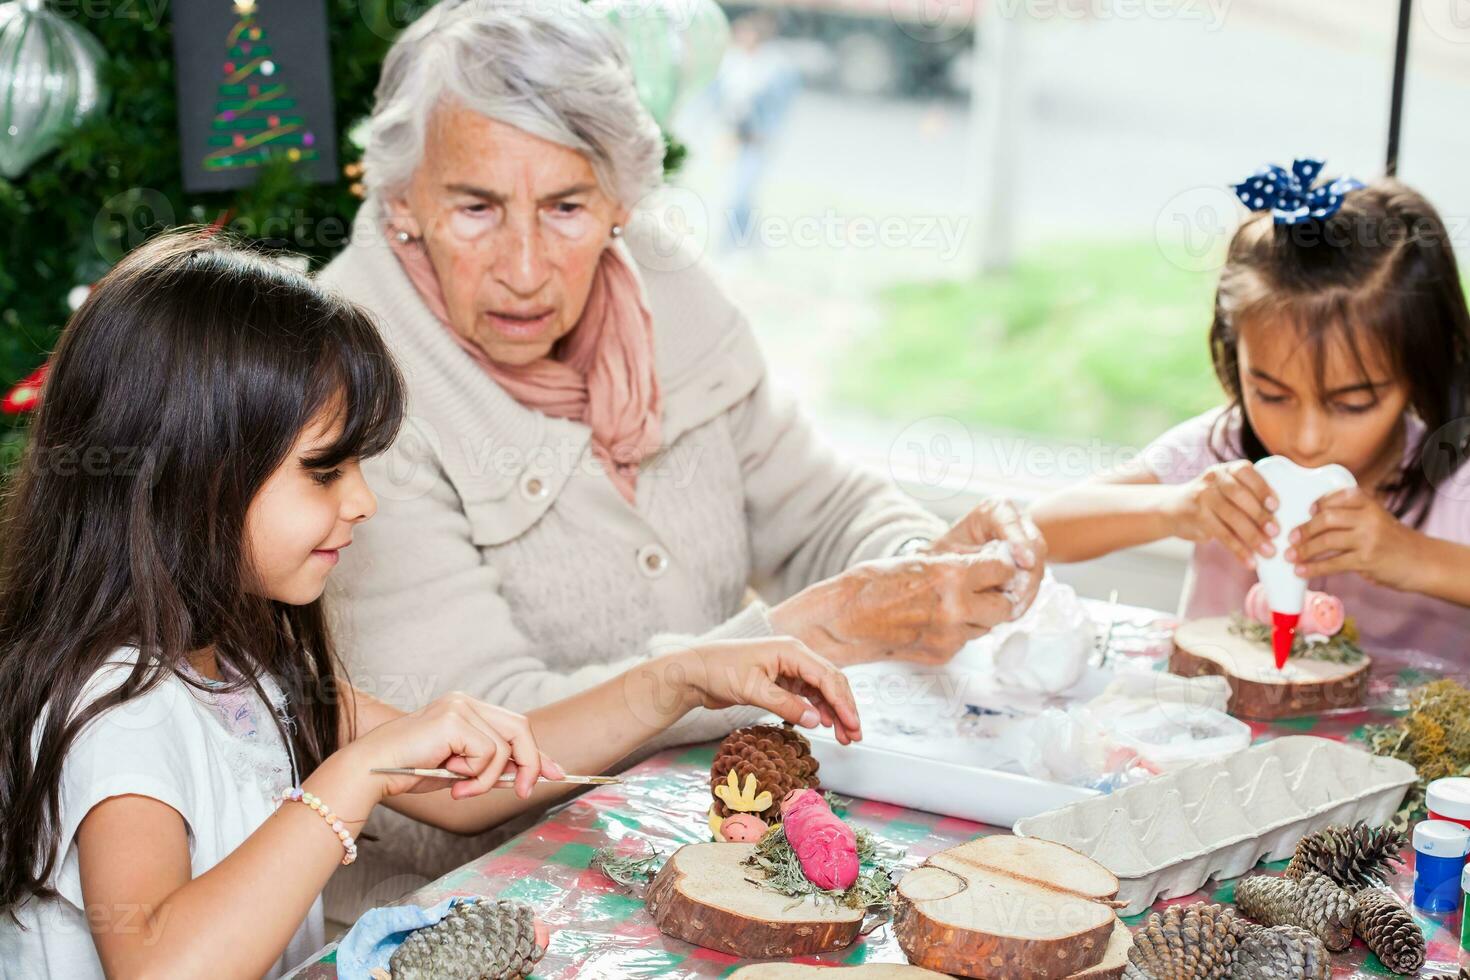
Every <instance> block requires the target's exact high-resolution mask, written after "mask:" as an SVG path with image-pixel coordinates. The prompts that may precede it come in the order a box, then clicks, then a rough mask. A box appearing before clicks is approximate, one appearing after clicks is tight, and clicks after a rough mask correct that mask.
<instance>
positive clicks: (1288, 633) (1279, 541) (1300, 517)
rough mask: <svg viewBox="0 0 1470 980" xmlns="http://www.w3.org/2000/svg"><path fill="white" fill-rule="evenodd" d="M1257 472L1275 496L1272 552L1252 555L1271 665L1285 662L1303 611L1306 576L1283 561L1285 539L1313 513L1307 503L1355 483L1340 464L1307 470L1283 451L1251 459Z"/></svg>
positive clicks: (1279, 667) (1278, 668) (1278, 667)
mask: <svg viewBox="0 0 1470 980" xmlns="http://www.w3.org/2000/svg"><path fill="white" fill-rule="evenodd" d="M1256 472H1257V473H1259V474H1261V478H1262V479H1264V480H1265V481H1266V483H1267V484H1268V485H1270V487H1271V492H1272V493H1274V494H1275V495H1276V502H1277V506H1276V512H1275V514H1273V515H1272V516H1273V517H1274V519H1275V521H1276V527H1277V532H1276V537H1275V538H1273V539H1272V542H1271V543H1272V544H1274V545H1275V546H1276V551H1275V553H1273V554H1272V555H1271V557H1269V558H1262V557H1260V556H1257V557H1256V575H1257V576H1259V577H1260V580H1261V584H1262V585H1263V586H1265V588H1266V599H1267V600H1268V601H1269V602H1270V604H1271V650H1272V652H1273V653H1275V654H1276V669H1277V670H1280V669H1281V668H1283V667H1285V666H1286V658H1287V657H1288V656H1290V655H1291V644H1292V641H1293V640H1294V639H1295V638H1296V624H1297V622H1298V621H1299V620H1300V619H1301V616H1302V603H1303V602H1305V601H1306V598H1307V580H1306V579H1304V578H1302V577H1301V576H1299V575H1297V573H1296V569H1295V568H1294V567H1292V563H1291V562H1289V561H1287V560H1286V549H1287V548H1288V547H1289V542H1288V540H1287V539H1288V538H1290V537H1291V532H1292V531H1294V530H1295V529H1296V528H1297V527H1298V526H1300V525H1302V524H1305V523H1306V522H1307V519H1308V518H1309V517H1311V516H1312V504H1314V503H1316V502H1317V499H1318V498H1319V497H1323V496H1326V495H1327V494H1329V493H1332V492H1333V491H1334V490H1343V489H1345V488H1347V487H1355V486H1357V485H1358V481H1357V480H1356V479H1354V478H1353V474H1352V473H1351V472H1350V471H1349V470H1348V469H1347V467H1345V466H1339V465H1337V464H1336V463H1332V464H1330V465H1328V466H1319V467H1317V468H1316V469H1307V468H1306V467H1305V466H1298V465H1296V464H1295V463H1293V462H1292V461H1291V460H1289V459H1287V458H1286V457H1285V456H1267V457H1266V458H1265V459H1263V460H1261V461H1260V462H1259V463H1257V464H1256Z"/></svg>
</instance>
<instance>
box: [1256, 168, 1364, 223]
mask: <svg viewBox="0 0 1470 980" xmlns="http://www.w3.org/2000/svg"><path fill="white" fill-rule="evenodd" d="M1320 173H1322V161H1321V160H1297V161H1296V162H1295V163H1293V164H1292V165H1291V170H1289V171H1288V170H1285V169H1284V168H1282V167H1278V166H1276V165H1275V164H1274V163H1273V164H1271V165H1270V166H1269V167H1262V168H1261V169H1260V170H1257V171H1256V172H1255V173H1253V174H1251V175H1250V176H1249V177H1247V178H1246V179H1245V180H1243V181H1241V182H1240V183H1238V184H1236V185H1235V196H1236V197H1238V198H1240V200H1241V202H1242V203H1243V204H1245V206H1246V207H1248V208H1250V209H1251V210H1252V211H1270V212H1271V214H1272V216H1273V217H1274V218H1275V219H1276V223H1277V224H1278V225H1294V224H1298V223H1299V222H1302V221H1321V220H1322V219H1323V218H1330V217H1332V216H1333V215H1334V214H1336V213H1337V211H1338V209H1339V208H1341V207H1342V199H1343V197H1344V196H1345V195H1346V194H1347V193H1348V192H1349V191H1355V190H1358V189H1359V188H1361V187H1362V186H1363V184H1362V182H1360V181H1357V180H1354V179H1353V178H1351V177H1339V178H1337V179H1336V180H1334V181H1333V182H1332V183H1330V184H1325V185H1323V186H1321V187H1313V186H1312V181H1314V180H1316V179H1317V175H1318V174H1320Z"/></svg>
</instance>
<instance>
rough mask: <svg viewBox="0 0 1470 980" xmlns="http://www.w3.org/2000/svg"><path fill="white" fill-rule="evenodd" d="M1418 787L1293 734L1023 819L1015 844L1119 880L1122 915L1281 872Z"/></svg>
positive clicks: (1395, 772)
mask: <svg viewBox="0 0 1470 980" xmlns="http://www.w3.org/2000/svg"><path fill="white" fill-rule="evenodd" d="M1415 778H1416V776H1415V773H1414V767H1413V766H1411V765H1409V764H1408V763H1406V762H1401V761H1399V760H1397V759H1389V758H1385V757H1382V756H1375V755H1369V754H1368V753H1367V752H1365V751H1363V750H1361V749H1356V748H1354V747H1352V746H1350V745H1344V744H1342V743H1341V742H1333V741H1330V740H1328V739H1323V738H1315V737H1313V736H1310V735H1291V736H1287V737H1284V738H1278V739H1275V740H1274V741H1271V742H1267V743H1265V744H1263V745H1257V746H1253V747H1252V748H1249V749H1244V750H1242V751H1240V752H1237V753H1236V754H1234V755H1232V756H1229V757H1227V758H1225V759H1223V760H1220V761H1217V762H1205V763H1200V764H1198V765H1193V766H1188V767H1186V768H1183V769H1179V770H1177V771H1175V772H1171V773H1165V774H1164V775H1161V776H1157V777H1155V778H1153V779H1151V780H1149V781H1148V782H1145V783H1139V784H1137V785H1134V786H1129V787H1127V788H1125V789H1120V790H1118V791H1116V792H1114V793H1112V794H1111V795H1109V796H1100V797H1095V798H1093V799H1087V800H1082V801H1080V802H1077V803H1072V804H1069V805H1068V806H1064V807H1061V808H1060V809H1056V810H1051V811H1048V812H1046V813H1042V814H1038V815H1037V816H1034V817H1028V818H1026V819H1024V820H1020V821H1018V822H1017V823H1016V825H1015V827H1014V831H1015V833H1017V834H1019V835H1020V836H1023V837H1040V838H1044V839H1046V840H1051V841H1056V842H1058V843H1061V844H1066V845H1068V846H1070V847H1073V848H1075V849H1076V850H1079V851H1081V852H1082V853H1083V854H1086V855H1087V856H1088V857H1090V858H1092V859H1093V860H1095V861H1097V862H1098V863H1099V864H1101V865H1103V866H1104V867H1106V868H1107V869H1108V870H1109V871H1111V872H1113V874H1115V875H1117V876H1118V880H1119V882H1120V885H1121V887H1120V889H1119V892H1118V900H1119V901H1124V902H1127V903H1128V907H1127V908H1126V909H1125V910H1124V911H1123V913H1122V914H1123V915H1137V914H1138V913H1140V912H1142V911H1144V910H1145V909H1147V908H1148V907H1149V906H1150V905H1152V904H1153V903H1154V902H1155V901H1156V900H1157V899H1158V898H1159V897H1161V896H1162V897H1164V898H1175V897H1178V896H1180V895H1188V894H1191V893H1193V892H1196V891H1198V890H1199V889H1200V888H1201V887H1203V886H1204V884H1205V882H1206V881H1208V880H1210V879H1211V878H1216V879H1220V880H1224V879H1229V878H1237V877H1239V876H1240V875H1243V874H1245V873H1246V872H1247V871H1249V870H1250V869H1251V868H1253V867H1255V865H1256V863H1257V862H1258V861H1260V860H1261V859H1262V858H1265V859H1266V860H1268V861H1282V860H1285V859H1287V858H1289V857H1291V855H1292V851H1293V850H1294V848H1295V847H1296V842H1297V841H1298V840H1300V839H1301V838H1302V837H1303V836H1304V835H1305V834H1308V833H1311V832H1313V831H1315V830H1320V829H1321V828H1323V827H1326V826H1327V825H1328V824H1337V823H1353V822H1354V821H1357V820H1365V821H1367V822H1368V823H1370V824H1374V825H1377V824H1382V823H1386V822H1387V821H1388V820H1389V818H1390V817H1392V816H1393V814H1394V811H1396V810H1397V809H1398V807H1399V804H1400V803H1401V802H1402V801H1403V798H1404V794H1405V793H1406V792H1407V791H1408V788H1409V786H1410V784H1411V783H1413V782H1414V780H1415Z"/></svg>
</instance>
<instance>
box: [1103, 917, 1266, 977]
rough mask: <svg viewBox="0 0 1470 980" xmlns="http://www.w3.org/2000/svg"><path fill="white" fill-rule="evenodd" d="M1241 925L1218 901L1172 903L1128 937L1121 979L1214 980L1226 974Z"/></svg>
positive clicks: (1244, 927)
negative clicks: (1211, 902)
mask: <svg viewBox="0 0 1470 980" xmlns="http://www.w3.org/2000/svg"><path fill="white" fill-rule="evenodd" d="M1247 928H1249V927H1248V926H1247V924H1246V923H1245V922H1243V921H1241V919H1240V917H1239V916H1238V915H1236V914H1235V911H1234V910H1233V909H1229V908H1226V907H1225V906H1223V905H1204V904H1198V905H1187V906H1186V905H1175V906H1171V907H1170V908H1167V909H1165V910H1164V911H1163V912H1155V913H1154V914H1153V915H1150V916H1149V917H1148V921H1147V922H1145V923H1144V925H1143V928H1141V929H1139V930H1138V932H1137V933H1135V934H1134V936H1133V948H1132V949H1131V950H1129V951H1128V966H1127V967H1126V968H1125V970H1124V972H1123V976H1124V978H1125V980H1220V978H1223V977H1225V976H1227V975H1228V974H1229V973H1230V967H1231V964H1232V963H1234V961H1235V950H1236V946H1237V945H1239V943H1240V940H1241V939H1242V938H1244V936H1245V933H1246V930H1247Z"/></svg>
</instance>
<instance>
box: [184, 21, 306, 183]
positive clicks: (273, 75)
mask: <svg viewBox="0 0 1470 980" xmlns="http://www.w3.org/2000/svg"><path fill="white" fill-rule="evenodd" d="M255 11H256V0H235V13H236V14H237V15H238V19H237V20H236V22H235V26H234V27H233V28H231V30H230V33H229V36H228V37H227V38H226V39H225V50H226V56H225V59H226V60H225V64H224V80H223V81H221V82H220V86H219V96H218V98H217V99H216V101H215V110H214V121H213V123H212V125H211V128H210V135H209V146H210V147H211V150H210V151H209V153H208V154H206V155H205V157H204V169H205V170H240V169H244V168H247V167H258V166H260V165H261V164H264V163H266V162H268V161H270V160H273V159H275V158H277V157H282V156H284V157H285V158H286V159H288V160H290V161H291V162H293V163H295V162H297V161H300V160H315V159H316V158H317V151H316V150H315V149H314V147H315V146H316V137H315V136H314V135H313V134H312V131H311V129H310V128H309V127H308V126H307V125H306V120H305V119H304V118H303V117H302V116H300V115H298V114H297V113H296V100H295V99H293V98H292V97H291V93H290V89H289V87H288V86H287V85H286V84H285V82H283V81H280V80H279V79H278V78H277V74H278V72H279V66H278V65H277V64H276V62H275V57H274V54H273V53H272V51H271V46H270V44H269V43H268V42H267V39H266V36H265V32H264V31H263V30H262V29H261V27H260V24H259V23H258V22H257V21H256V19H255Z"/></svg>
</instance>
